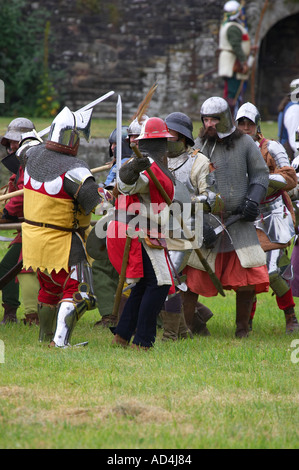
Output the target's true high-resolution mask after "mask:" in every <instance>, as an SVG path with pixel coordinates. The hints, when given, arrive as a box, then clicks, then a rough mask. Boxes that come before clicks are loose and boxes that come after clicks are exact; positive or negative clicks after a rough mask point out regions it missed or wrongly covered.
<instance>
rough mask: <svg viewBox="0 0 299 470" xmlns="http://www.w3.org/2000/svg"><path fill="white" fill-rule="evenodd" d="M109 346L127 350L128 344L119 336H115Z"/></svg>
mask: <svg viewBox="0 0 299 470" xmlns="http://www.w3.org/2000/svg"><path fill="white" fill-rule="evenodd" d="M111 344H113V345H116V346H122V347H123V348H127V347H128V345H129V342H128V341H127V340H126V339H124V338H122V337H121V336H119V335H118V334H115V335H114V338H113V340H112V343H111Z"/></svg>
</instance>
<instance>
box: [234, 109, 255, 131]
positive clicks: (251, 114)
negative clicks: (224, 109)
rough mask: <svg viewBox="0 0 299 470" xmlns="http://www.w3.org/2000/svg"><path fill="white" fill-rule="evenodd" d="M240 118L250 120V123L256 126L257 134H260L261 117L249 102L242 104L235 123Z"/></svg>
mask: <svg viewBox="0 0 299 470" xmlns="http://www.w3.org/2000/svg"><path fill="white" fill-rule="evenodd" d="M241 118H247V119H250V121H252V122H254V124H255V125H256V130H257V132H261V115H260V113H259V110H258V109H257V108H256V107H255V106H254V104H252V103H249V102H247V103H244V104H242V106H241V107H240V108H239V109H238V112H237V116H236V121H238V120H239V119H241Z"/></svg>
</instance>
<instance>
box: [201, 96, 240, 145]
mask: <svg viewBox="0 0 299 470" xmlns="http://www.w3.org/2000/svg"><path fill="white" fill-rule="evenodd" d="M200 114H201V120H202V121H203V118H204V117H214V118H217V119H219V122H218V124H216V131H217V135H218V137H220V139H223V138H224V137H227V136H229V135H231V134H232V133H233V132H234V131H235V130H236V127H235V125H234V124H233V119H232V115H231V112H230V109H229V105H228V102H227V101H226V100H225V99H224V98H220V97H219V96H212V97H211V98H208V99H207V100H206V101H205V102H204V103H203V104H202V106H201V110H200Z"/></svg>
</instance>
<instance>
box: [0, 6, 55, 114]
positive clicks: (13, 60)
mask: <svg viewBox="0 0 299 470" xmlns="http://www.w3.org/2000/svg"><path fill="white" fill-rule="evenodd" d="M0 11H1V14H0V31H1V34H0V79H1V80H3V82H4V84H5V103H4V104H1V114H2V115H6V116H8V115H9V116H20V115H30V116H35V115H36V114H37V112H38V109H37V108H36V105H37V95H38V94H39V93H38V87H40V86H41V85H40V83H41V81H44V80H45V75H44V72H45V70H44V36H45V28H46V25H47V21H48V19H49V16H50V13H49V12H47V11H46V10H45V9H44V8H38V9H36V10H34V9H32V8H31V4H30V3H29V2H26V1H25V0H10V1H7V0H0ZM47 73H48V80H49V82H50V80H51V79H50V77H49V73H50V72H49V70H48V71H47Z"/></svg>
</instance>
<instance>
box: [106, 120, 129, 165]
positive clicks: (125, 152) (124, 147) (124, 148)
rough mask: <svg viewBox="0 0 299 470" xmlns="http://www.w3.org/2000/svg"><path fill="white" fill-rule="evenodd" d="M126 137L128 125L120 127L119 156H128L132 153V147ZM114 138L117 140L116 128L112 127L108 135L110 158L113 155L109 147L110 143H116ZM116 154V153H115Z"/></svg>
mask: <svg viewBox="0 0 299 470" xmlns="http://www.w3.org/2000/svg"><path fill="white" fill-rule="evenodd" d="M127 138H128V126H122V128H121V156H122V158H124V157H130V156H131V155H132V149H131V147H130V145H129V143H128V141H127ZM116 140H117V129H114V131H112V132H111V134H110V136H109V144H110V145H109V155H110V158H112V157H113V156H114V155H113V152H112V148H111V145H112V144H116ZM115 155H116V153H115Z"/></svg>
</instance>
